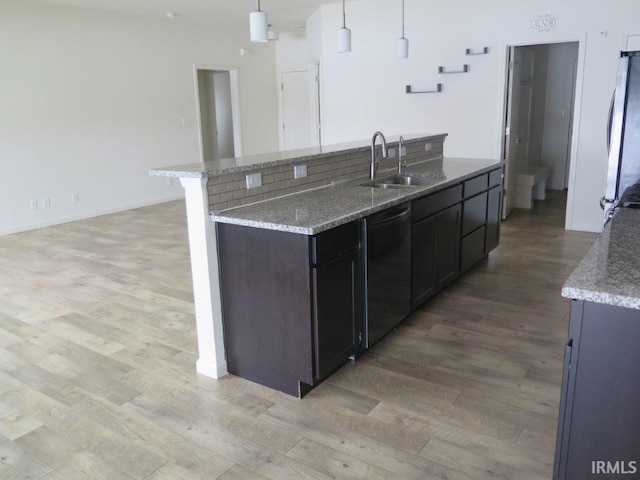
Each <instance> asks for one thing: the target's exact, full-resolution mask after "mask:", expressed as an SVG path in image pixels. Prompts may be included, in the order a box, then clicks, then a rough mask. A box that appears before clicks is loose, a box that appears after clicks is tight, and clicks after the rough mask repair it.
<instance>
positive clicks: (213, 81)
mask: <svg viewBox="0 0 640 480" xmlns="http://www.w3.org/2000/svg"><path fill="white" fill-rule="evenodd" d="M196 99H197V113H198V124H199V133H200V158H201V160H202V162H207V161H212V160H219V159H222V158H233V157H239V156H242V142H241V140H240V119H239V111H240V110H239V105H238V103H239V102H238V74H237V71H235V70H224V69H209V68H196Z"/></svg>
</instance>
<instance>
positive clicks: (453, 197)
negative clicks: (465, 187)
mask: <svg viewBox="0 0 640 480" xmlns="http://www.w3.org/2000/svg"><path fill="white" fill-rule="evenodd" d="M460 200H462V185H454V186H453V187H449V188H446V189H444V190H442V191H440V192H436V193H433V194H431V195H427V196H426V197H424V198H420V199H418V200H414V202H413V206H412V216H411V221H412V222H413V223H416V222H419V221H420V220H422V219H424V218H427V217H430V216H431V215H433V214H434V213H437V212H439V211H440V210H444V209H445V208H448V207H450V206H452V205H455V204H456V203H458V202H459V201H460Z"/></svg>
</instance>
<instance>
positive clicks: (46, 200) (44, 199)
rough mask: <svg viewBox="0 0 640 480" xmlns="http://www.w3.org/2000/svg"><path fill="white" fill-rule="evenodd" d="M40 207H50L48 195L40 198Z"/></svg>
mask: <svg viewBox="0 0 640 480" xmlns="http://www.w3.org/2000/svg"><path fill="white" fill-rule="evenodd" d="M42 208H51V199H50V198H49V197H44V198H43V199H42Z"/></svg>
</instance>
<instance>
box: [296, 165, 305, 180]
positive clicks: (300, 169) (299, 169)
mask: <svg viewBox="0 0 640 480" xmlns="http://www.w3.org/2000/svg"><path fill="white" fill-rule="evenodd" d="M306 176H307V166H306V165H294V167H293V178H304V177H306Z"/></svg>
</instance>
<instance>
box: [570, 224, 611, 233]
mask: <svg viewBox="0 0 640 480" xmlns="http://www.w3.org/2000/svg"><path fill="white" fill-rule="evenodd" d="M564 228H565V230H571V231H574V232H589V233H602V226H600V227H595V226H594V225H579V224H572V225H565V227H564Z"/></svg>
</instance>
